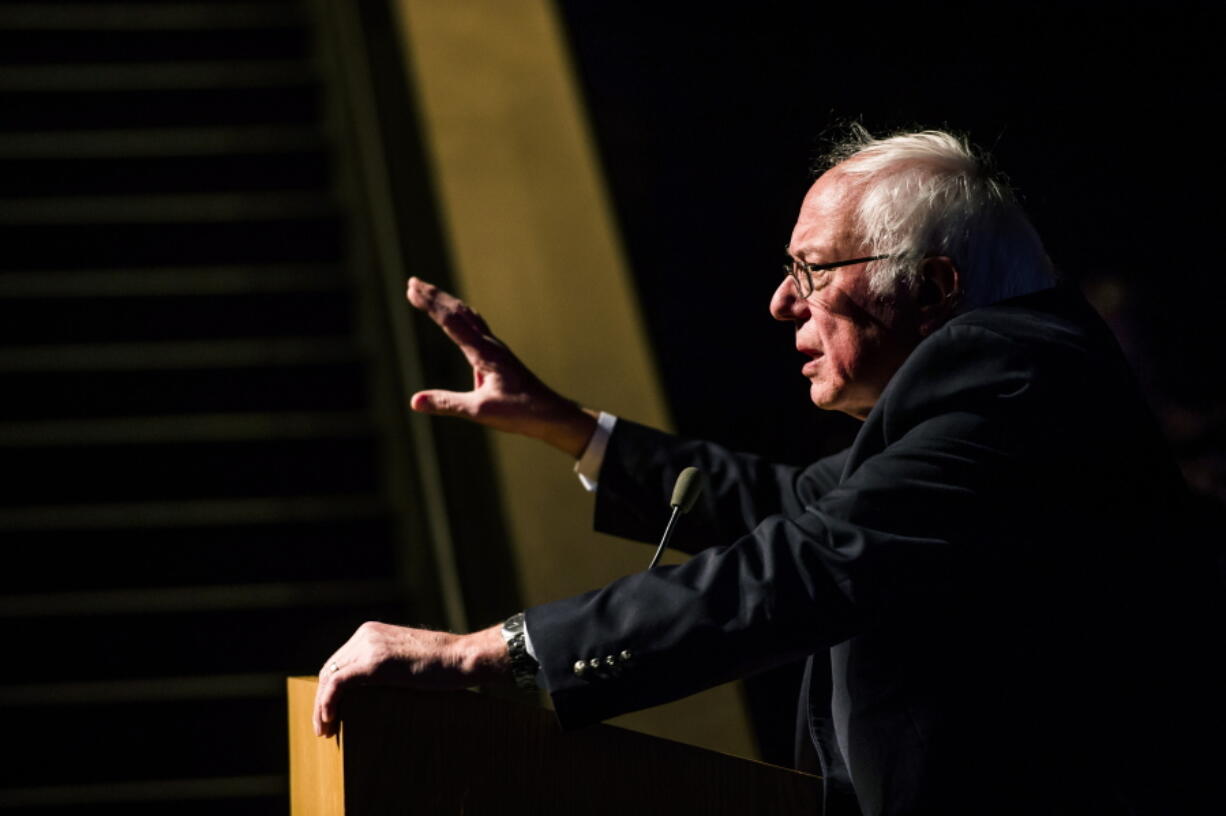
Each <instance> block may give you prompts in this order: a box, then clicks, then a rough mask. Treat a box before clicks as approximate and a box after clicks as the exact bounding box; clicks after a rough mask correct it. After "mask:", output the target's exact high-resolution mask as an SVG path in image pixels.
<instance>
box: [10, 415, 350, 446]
mask: <svg viewBox="0 0 1226 816" xmlns="http://www.w3.org/2000/svg"><path fill="white" fill-rule="evenodd" d="M373 432H374V427H373V424H372V423H371V420H370V418H369V417H367V416H366V415H365V414H361V413H339V412H328V413H287V412H278V413H262V414H174V415H163V416H156V415H155V416H143V417H112V418H104V419H59V420H34V421H26V422H0V449H3V448H46V447H64V446H79V445H117V444H123V445H152V444H164V443H168V442H169V443H180V442H235V441H242V440H268V439H350V438H355V437H367V436H370V435H371V434H372V433H373Z"/></svg>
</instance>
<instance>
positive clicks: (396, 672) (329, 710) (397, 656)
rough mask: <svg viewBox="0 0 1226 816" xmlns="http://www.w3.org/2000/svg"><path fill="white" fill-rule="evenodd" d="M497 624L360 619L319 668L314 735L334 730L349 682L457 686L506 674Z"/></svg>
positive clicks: (330, 733) (507, 660)
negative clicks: (474, 627)
mask: <svg viewBox="0 0 1226 816" xmlns="http://www.w3.org/2000/svg"><path fill="white" fill-rule="evenodd" d="M499 628H500V627H499V626H491V627H490V628H488V629H483V630H481V631H480V632H473V633H472V634H469V635H455V634H452V633H450V632H434V631H431V630H429V629H412V628H409V627H407V626H393V625H392V624H388V623H378V622H376V621H368V622H366V623H364V624H362V625H361V626H359V627H358V629H357V631H356V632H354V633H353V636H352V637H351V638H349V640H348V641H346V643H345V645H344V646H341V647H340V648H339V649H337V650H336V652H335V653H334V654H333V655H332V657H330V658H328V661H327V663H325V664H324V667H323V669H321V670H320V672H319V688H318V691H316V693H315V710H314V715H313V718H312V719H313V723H314V726H315V735H316V736H320V737H331V736H334V735H335V734H336V733H337V729H338V727H339V725H340V717H339V716H338V704H339V702H340V700H341V697H342V696H343V695H344V692H345V690H346V689H347V688H349V687H350V686H353V685H368V684H378V685H397V686H409V687H413V688H420V689H462V688H468V687H469V686H476V685H480V684H482V683H487V682H491V681H494V680H500V679H509V678H510V676H511V661H510V657H509V656H508V654H507V645H506V642H505V641H504V640H503V637H502V633H501V632H500V631H499Z"/></svg>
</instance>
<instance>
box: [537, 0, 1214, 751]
mask: <svg viewBox="0 0 1226 816" xmlns="http://www.w3.org/2000/svg"><path fill="white" fill-rule="evenodd" d="M559 8H560V9H561V11H562V16H563V19H564V23H565V25H566V27H567V31H568V34H569V38H570V44H571V48H572V53H573V59H574V60H575V62H576V68H577V74H578V76H579V78H580V81H581V82H582V90H583V92H584V94H585V97H586V102H587V105H588V109H589V116H590V119H591V122H592V125H593V128H594V132H595V137H596V140H597V143H598V146H599V150H600V154H601V157H602V160H603V162H604V169H605V173H606V176H607V178H608V183H609V185H610V189H611V191H612V194H613V197H614V202H615V206H616V212H617V216H618V218H619V221H620V227H621V229H622V233H623V237H624V240H625V242H626V245H627V248H628V253H629V257H630V259H631V262H632V266H633V269H634V274H635V280H636V283H637V286H638V290H639V294H640V296H641V301H642V303H643V306H644V311H645V314H646V318H647V321H648V326H649V329H650V332H651V335H652V339H653V341H654V345H655V349H656V353H657V356H658V359H659V364H660V367H661V371H662V375H663V377H664V383H665V389H666V392H667V395H668V398H669V402H670V405H671V408H672V410H673V416H674V420H675V423H676V425H677V428H678V430H679V431H680V432H681V433H683V434H686V435H691V436H698V437H703V438H708V439H713V440H716V441H720V442H723V443H725V444H728V445H731V446H733V447H736V448H741V449H748V450H754V451H758V452H762V453H766V454H769V455H772V456H774V457H775V458H777V459H780V460H785V461H792V462H796V463H804V462H808V461H812V459H813V458H814V457H815V456H816V455H819V454H824V453H828V452H832V451H834V450H838V449H840V448H842V447H843V446H845V445H846V444H847V443H848V442H849V441H850V439H851V437H852V436H853V435H854V433H855V431H856V428H857V426H858V423H857V422H855V421H854V420H851V419H849V418H847V417H845V416H843V415H841V414H830V413H825V412H821V411H817V410H815V409H814V408H813V406H812V405H811V404H810V403H809V401H808V394H807V385H808V384H807V382H806V381H805V380H804V379H803V378H802V377H801V376H800V373H799V369H800V364H801V358H800V356H799V355H798V354H797V353H795V352H794V351H793V350H792V348H793V347H792V342H793V341H792V327H791V326H790V325H784V324H781V323H776V322H775V321H773V320H772V319H771V318H770V316H769V314H768V312H767V304H768V301H769V299H770V295H771V293H772V291H773V290H774V287H775V286H776V285H777V283H778V281H779V276H780V275H781V274H782V272H781V270H782V263H781V262H782V260H783V252H782V248H783V247H784V245H785V244H786V243H787V241H788V238H789V235H790V232H791V227H792V224H793V222H794V220H795V217H796V212H797V210H798V207H799V204H800V200H801V198H802V197H803V195H804V193H805V191H806V189H807V188H808V186H809V184H810V183H811V181H812V170H813V168H814V167H815V165H816V162H817V160H818V159H819V158H820V156H821V155H822V154H823V153H824V152H825V150H826V149H827V148H828V147H829V145H830V143H831V140H833V139H837V138H839V137H840V136H842V135H844V134H846V132H847V124H848V123H849V122H852V121H859V122H861V123H863V124H864V125H865V126H867V127H868V128H869V130H870V131H872V132H873V133H874V134H878V135H884V134H888V133H889V132H891V131H895V130H899V129H917V128H944V129H950V130H953V131H955V132H958V133H960V134H964V135H966V136H968V137H969V138H970V140H971V141H972V142H973V143H975V144H977V145H979V146H980V147H983V148H986V149H988V150H989V151H990V152H991V153H992V154H993V155H994V156H995V158H996V164H997V166H998V167H999V168H1000V169H1001V170H1003V171H1004V173H1005V174H1006V175H1007V176H1008V178H1009V179H1010V180H1011V181H1012V183H1013V184H1014V186H1015V187H1016V188H1017V189H1018V191H1019V193H1020V196H1021V198H1022V201H1023V204H1024V205H1025V206H1026V208H1027V210H1028V212H1029V213H1030V214H1031V217H1032V220H1033V221H1034V222H1035V225H1036V227H1037V228H1038V230H1039V233H1040V234H1041V235H1042V236H1043V238H1044V241H1045V243H1046V246H1047V249H1048V252H1049V254H1050V255H1051V257H1052V259H1053V261H1054V262H1055V264H1056V266H1057V268H1058V270H1059V271H1060V272H1061V274H1062V275H1063V276H1065V277H1066V278H1068V279H1071V280H1073V281H1075V282H1077V283H1078V284H1079V285H1080V286H1081V288H1082V289H1083V291H1085V292H1086V294H1087V296H1088V297H1089V298H1090V300H1091V302H1093V303H1094V304H1095V306H1096V307H1098V309H1099V311H1100V313H1102V314H1103V316H1104V317H1105V318H1106V319H1107V320H1108V322H1109V323H1110V324H1111V326H1112V328H1113V329H1114V330H1115V332H1116V335H1117V337H1118V338H1119V339H1120V341H1121V344H1122V345H1123V347H1124V350H1125V352H1126V354H1127V355H1128V357H1129V358H1130V359H1131V361H1132V363H1133V366H1134V369H1135V370H1136V372H1137V375H1138V380H1139V383H1140V386H1141V390H1142V392H1143V393H1144V395H1145V397H1146V398H1147V399H1148V401H1149V402H1150V405H1151V406H1152V407H1153V409H1154V411H1155V413H1156V414H1157V416H1158V418H1159V421H1160V422H1161V424H1162V426H1163V428H1164V430H1165V431H1166V433H1167V436H1168V438H1169V439H1170V440H1171V443H1172V446H1173V449H1174V451H1175V454H1176V456H1177V458H1178V459H1179V461H1180V464H1181V466H1182V468H1183V470H1184V473H1185V475H1186V476H1187V478H1188V480H1189V482H1190V484H1191V485H1192V486H1193V488H1194V490H1195V491H1196V492H1197V493H1198V495H1199V496H1200V499H1199V505H1198V506H1199V508H1200V510H1201V512H1203V515H1204V529H1205V534H1206V537H1207V538H1210V539H1213V540H1216V541H1218V542H1219V546H1220V542H1221V541H1222V538H1223V536H1222V534H1221V531H1222V529H1223V523H1222V517H1223V506H1224V504H1223V503H1224V502H1226V459H1224V457H1223V449H1224V446H1223V441H1224V439H1226V399H1224V397H1226V393H1224V388H1223V384H1222V366H1221V364H1220V362H1219V355H1220V352H1221V351H1222V349H1223V342H1222V339H1221V331H1222V316H1223V314H1222V313H1223V305H1224V304H1226V280H1224V278H1223V274H1222V271H1221V269H1220V266H1221V260H1220V257H1221V256H1220V251H1219V249H1218V247H1219V245H1220V244H1221V229H1220V220H1219V215H1220V211H1221V207H1220V205H1219V204H1218V201H1217V198H1218V191H1219V190H1220V189H1221V188H1222V181H1223V169H1222V162H1221V161H1220V160H1219V158H1218V156H1217V154H1218V152H1219V150H1220V148H1219V146H1218V144H1217V142H1218V138H1219V137H1218V135H1217V133H1216V125H1215V124H1214V123H1213V122H1214V117H1215V115H1216V113H1217V111H1218V110H1219V109H1220V108H1221V99H1220V97H1221V73H1222V72H1221V60H1220V53H1221V46H1220V40H1221V34H1222V14H1221V10H1220V9H1221V7H1220V4H1209V3H1204V4H1170V3H1165V4H1157V3H1153V4H1149V3H1144V4H1140V3H1112V4H1101V5H1080V4H1071V5H1069V6H1066V7H1063V8H1057V7H1055V6H1054V4H1049V5H1043V4H1013V5H1001V4H976V5H969V4H968V5H966V6H964V7H960V8H958V7H946V8H944V9H941V10H934V6H933V4H918V3H916V4H909V5H906V6H903V5H899V4H894V5H891V4H880V3H873V4H869V3H860V4H849V3H840V4H834V3H803V4H800V3H794V4H754V5H750V4H744V3H738V4H733V5H730V6H722V7H717V6H716V5H715V4H683V5H677V4H668V5H665V4H649V3H616V4H611V3H590V2H583V1H582V0H559ZM577 277H579V276H577ZM577 285H580V284H577ZM576 296H578V297H582V292H577V293H576ZM1068 409H1069V410H1070V411H1076V410H1078V406H1076V405H1070V406H1068ZM1120 444H1122V445H1127V444H1128V440H1120ZM1121 512H1125V508H1121ZM796 682H797V678H796V676H795V674H794V672H791V671H790V670H789V669H786V668H785V669H781V670H777V671H775V672H772V673H770V674H768V675H766V676H762V677H759V678H755V679H754V680H752V681H751V682H750V683H749V684H748V686H747V691H748V699H749V703H750V707H751V710H753V712H754V716H755V721H756V724H757V728H758V734H759V739H760V742H761V746H762V749H763V754H764V757H765V758H767V759H768V760H771V761H776V762H787V761H788V760H789V758H790V750H791V744H790V738H791V737H790V729H791V727H792V722H791V719H790V711H788V710H787V706H780V705H779V700H781V699H794V693H795V684H796Z"/></svg>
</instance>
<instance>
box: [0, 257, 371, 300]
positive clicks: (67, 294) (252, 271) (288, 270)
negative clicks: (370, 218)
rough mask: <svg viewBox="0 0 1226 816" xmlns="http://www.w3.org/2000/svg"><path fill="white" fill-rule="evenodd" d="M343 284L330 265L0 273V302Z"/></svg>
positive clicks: (319, 288) (269, 290) (333, 288)
mask: <svg viewBox="0 0 1226 816" xmlns="http://www.w3.org/2000/svg"><path fill="white" fill-rule="evenodd" d="M347 286H348V281H347V280H346V278H345V276H344V275H343V273H342V272H341V270H340V269H339V268H338V267H336V266H334V265H331V264H314V265H308V264H299V265H280V266H277V265H265V266H205V267H181V268H174V267H164V268H156V267H155V268H148V269H67V270H15V271H10V272H0V299H4V298H58V299H60V300H65V299H71V298H90V299H94V298H139V297H152V298H160V297H167V296H189V295H213V296H217V295H249V294H267V293H283V292H292V293H302V292H331V291H336V290H342V289H345V288H346V287H347Z"/></svg>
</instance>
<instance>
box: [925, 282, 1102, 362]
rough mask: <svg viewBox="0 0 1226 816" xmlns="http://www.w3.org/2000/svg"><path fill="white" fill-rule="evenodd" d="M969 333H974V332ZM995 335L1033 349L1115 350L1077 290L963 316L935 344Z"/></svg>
mask: <svg viewBox="0 0 1226 816" xmlns="http://www.w3.org/2000/svg"><path fill="white" fill-rule="evenodd" d="M967 330H970V331H969V332H968V331H967ZM968 333H969V334H976V335H978V336H980V337H981V338H986V337H987V336H988V335H995V336H997V337H999V338H1001V339H1003V340H1007V341H1009V342H1012V343H1015V344H1020V345H1023V346H1031V347H1062V348H1064V349H1065V350H1066V351H1071V350H1074V349H1082V350H1085V351H1103V350H1107V349H1114V348H1115V341H1114V338H1113V337H1112V335H1111V331H1110V329H1108V328H1107V326H1106V324H1105V323H1103V321H1102V319H1101V318H1100V317H1099V316H1098V314H1097V313H1096V312H1095V311H1094V309H1093V307H1091V306H1090V304H1089V303H1088V302H1087V301H1086V299H1085V298H1084V297H1083V296H1082V294H1081V292H1080V291H1079V290H1077V289H1076V288H1075V287H1073V286H1071V285H1067V284H1066V285H1060V286H1055V287H1052V288H1050V289H1042V290H1040V291H1037V292H1031V293H1029V294H1026V295H1019V296H1018V297H1013V298H1009V299H1008V300H1002V301H999V302H997V303H993V304H991V305H988V306H983V307H980V308H978V309H973V310H971V311H969V312H964V313H963V314H961V315H958V316H957V317H955V318H954V319H953V320H951V321H949V323H947V324H945V326H943V327H942V328H941V329H940V330H938V331H937V332H936V333H934V335H933V338H934V339H938V340H956V339H960V338H962V337H965V336H966V335H967V334H968Z"/></svg>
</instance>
